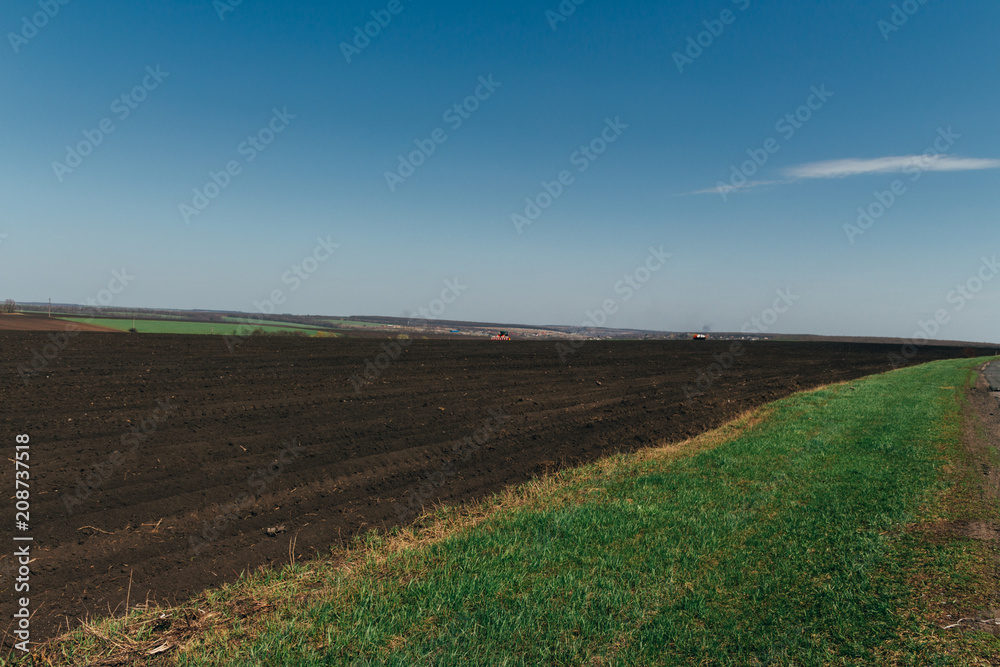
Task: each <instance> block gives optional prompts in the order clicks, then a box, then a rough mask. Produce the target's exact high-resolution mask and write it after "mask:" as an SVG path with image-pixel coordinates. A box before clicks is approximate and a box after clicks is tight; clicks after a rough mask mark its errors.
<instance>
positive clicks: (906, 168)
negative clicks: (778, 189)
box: [785, 153, 1000, 179]
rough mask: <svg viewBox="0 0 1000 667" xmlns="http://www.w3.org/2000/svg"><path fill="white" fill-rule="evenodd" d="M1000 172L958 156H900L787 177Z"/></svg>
mask: <svg viewBox="0 0 1000 667" xmlns="http://www.w3.org/2000/svg"><path fill="white" fill-rule="evenodd" d="M980 169H1000V160H988V159H982V158H968V157H958V156H955V155H945V154H943V153H942V154H939V155H899V156H893V157H880V158H873V159H868V160H863V159H856V158H855V159H848V160H830V161H827V162H812V163H809V164H802V165H798V166H796V167H789V168H788V169H786V170H785V174H786V175H787V176H788V177H789V178H792V179H805V178H846V177H848V176H860V175H863V174H898V173H904V172H905V173H916V172H918V171H977V170H980Z"/></svg>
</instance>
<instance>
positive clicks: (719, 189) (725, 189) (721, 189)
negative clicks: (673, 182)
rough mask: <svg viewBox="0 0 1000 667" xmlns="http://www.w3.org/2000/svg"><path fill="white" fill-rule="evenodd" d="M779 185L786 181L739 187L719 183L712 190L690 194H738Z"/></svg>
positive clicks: (764, 182)
mask: <svg viewBox="0 0 1000 667" xmlns="http://www.w3.org/2000/svg"><path fill="white" fill-rule="evenodd" d="M779 183H788V181H787V180H784V181H747V182H746V183H742V184H740V185H731V184H729V183H720V184H719V185H716V186H715V187H714V188H706V189H705V190H695V191H694V192H692V193H691V194H693V195H728V194H729V193H730V192H738V191H740V190H751V189H753V188H759V187H763V186H765V185H776V184H779Z"/></svg>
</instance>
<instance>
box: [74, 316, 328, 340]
mask: <svg viewBox="0 0 1000 667" xmlns="http://www.w3.org/2000/svg"><path fill="white" fill-rule="evenodd" d="M59 319H63V320H67V321H71V322H85V323H87V324H93V325H94V326H98V327H107V328H109V329H118V330H119V331H128V330H129V329H131V328H132V320H115V319H88V318H84V317H62V318H59ZM135 328H136V330H138V332H139V333H155V334H201V335H212V334H215V335H217V336H246V335H248V334H249V333H250V332H251V331H254V330H256V329H261V330H263V331H264V332H266V333H279V332H287V333H295V332H303V331H305V332H307V333H308V332H309V331H312V330H304V329H303V328H300V327H297V326H270V325H268V326H252V325H246V324H236V323H233V324H223V323H217V324H213V323H211V322H183V321H182V322H174V321H168V320H136V321H135Z"/></svg>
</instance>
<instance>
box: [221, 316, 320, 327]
mask: <svg viewBox="0 0 1000 667" xmlns="http://www.w3.org/2000/svg"><path fill="white" fill-rule="evenodd" d="M222 319H223V321H225V322H233V323H242V324H246V323H247V322H248V321H249V322H251V324H250V325H248V326H252V323H253V322H256V321H260V322H266V321H268V320H264V319H258V316H256V315H247V316H245V317H230V316H225V317H223V318H222ZM268 326H279V327H285V328H288V329H305V330H307V331H326V330H327V329H328V328H329V327H318V326H315V325H312V324H299V323H297V322H275V323H274V324H273V325H268Z"/></svg>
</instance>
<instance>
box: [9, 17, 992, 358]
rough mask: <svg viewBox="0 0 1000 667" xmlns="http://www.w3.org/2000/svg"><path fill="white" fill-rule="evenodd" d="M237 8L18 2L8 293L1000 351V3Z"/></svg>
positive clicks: (12, 36) (13, 32) (13, 36)
mask: <svg viewBox="0 0 1000 667" xmlns="http://www.w3.org/2000/svg"><path fill="white" fill-rule="evenodd" d="M231 2H232V0H219V2H215V3H213V2H212V1H211V0H199V1H197V2H195V1H190V0H185V1H172V2H170V3H165V2H161V3H135V4H133V5H125V6H114V7H111V6H103V5H102V6H95V5H94V3H85V2H80V1H79V0H69V1H68V2H66V4H61V3H60V2H59V0H41V2H39V0H34V1H27V0H11V1H10V2H7V3H5V4H4V6H3V8H2V10H0V33H2V34H3V36H4V39H3V42H2V43H0V76H2V80H3V81H4V83H5V86H4V90H5V94H4V95H3V96H2V98H0V234H2V235H4V236H2V237H0V298H7V297H10V298H15V299H18V300H22V301H44V300H46V299H48V298H50V297H51V298H52V299H53V300H54V301H57V302H77V303H84V302H86V301H87V300H88V299H93V298H96V296H97V295H99V294H101V293H102V292H101V290H103V289H106V288H107V287H108V285H109V282H110V281H112V280H113V273H112V272H113V271H119V272H121V271H122V269H125V274H126V276H130V278H129V280H127V283H128V284H127V286H125V288H124V289H121V290H120V293H118V294H115V295H114V298H113V303H112V305H116V306H148V307H170V308H205V309H227V310H246V311H253V310H254V309H255V308H256V306H255V303H258V304H259V303H262V302H263V301H265V300H267V299H269V298H270V295H271V294H272V293H273V292H274V291H275V290H280V291H281V299H280V301H281V304H280V305H279V306H278V307H277V310H278V311H282V312H292V313H298V314H340V315H351V314H373V315H409V314H411V313H413V312H415V311H417V310H418V309H419V308H422V307H427V306H428V305H429V304H432V303H434V300H435V299H437V298H438V297H439V296H440V295H441V292H442V290H444V289H446V281H456V280H457V281H458V284H459V285H461V286H462V289H461V290H460V295H459V296H458V297H457V298H455V299H454V303H452V304H449V305H448V306H447V309H446V310H445V311H444V312H443V313H442V317H445V318H449V319H463V320H479V321H482V320H487V321H506V322H521V323H533V324H571V325H574V324H581V323H583V322H585V321H591V320H592V319H601V318H600V317H597V318H595V317H594V313H595V312H597V311H599V310H603V309H605V308H606V306H611V307H610V308H608V309H607V312H606V313H605V314H606V316H607V323H608V326H615V327H636V328H647V329H663V330H702V329H703V328H706V327H707V328H711V329H712V330H715V331H723V330H739V329H741V328H743V327H744V326H745V325H746V324H747V323H748V322H752V320H753V318H755V317H756V318H758V319H759V318H760V317H761V315H762V314H764V315H765V320H773V322H771V323H769V324H767V326H766V330H767V331H770V332H788V333H818V334H845V335H876V336H904V337H909V336H911V335H913V334H914V333H915V332H917V331H919V330H920V328H921V323H926V322H928V321H929V320H930V319H933V318H934V317H935V316H938V317H939V319H942V321H944V322H945V323H944V324H942V325H940V327H939V329H940V331H939V332H938V333H937V334H936V335H937V336H938V337H941V338H959V339H970V340H985V341H997V340H1000V331H998V320H997V317H996V313H997V312H998V306H1000V299H998V288H1000V276H995V274H996V272H997V269H996V268H995V266H994V265H993V264H992V258H993V257H994V255H995V254H996V253H997V251H998V250H1000V248H998V243H997V237H998V235H997V231H996V230H997V221H998V213H1000V207H998V201H997V199H998V194H1000V188H998V178H1000V169H998V168H997V167H1000V132H998V130H997V125H996V118H997V117H998V111H1000V108H998V107H1000V104H998V102H1000V87H998V86H997V63H998V61H1000V43H998V42H997V40H996V38H995V37H996V26H997V25H998V23H1000V6H998V5H997V4H996V3H995V2H988V1H986V0H981V1H975V0H974V1H970V2H964V3H960V4H959V5H958V6H956V4H957V3H950V4H948V3H944V2H941V1H940V0H927V1H926V2H923V3H921V2H919V0H909V2H908V3H902V4H897V3H893V2H882V1H875V0H871V1H868V2H842V3H829V2H810V1H804V0H797V1H795V2H791V1H788V2H769V3H758V2H753V1H752V0H737V1H736V2H733V1H731V0H718V1H715V2H687V1H681V2H670V3H664V2H645V1H636V2H628V3H609V2H600V1H598V0H586V1H585V2H583V3H582V4H579V5H576V4H575V3H574V2H573V1H572V0H568V1H567V2H565V3H563V4H562V5H560V2H559V1H558V0H550V1H542V0H539V1H532V2H507V3H483V4H481V5H480V4H479V3H466V2H451V1H439V2H434V3H430V2H420V1H419V0H398V4H397V2H389V0H385V1H383V0H378V1H376V2H359V1H354V0H346V1H345V2H341V3H329V4H328V3H310V2H296V3H290V2H280V1H272V2H266V3H265V2H262V1H255V0H243V2H242V3H240V4H238V5H232V4H231ZM571 9H572V12H570V10H571ZM46 11H47V12H48V15H46V14H45V12H46ZM373 12H374V15H373ZM379 19H381V21H382V23H384V24H385V25H384V26H382V25H379V24H378V23H371V22H372V21H378V20H379ZM366 24H368V25H367V26H366ZM366 27H367V29H368V32H369V33H371V34H373V35H374V36H373V37H367V36H366V37H363V38H360V37H358V34H359V31H360V32H361V33H362V34H363V33H364V31H365V29H366ZM355 40H357V41H355ZM699 42H700V44H699ZM345 45H347V46H345ZM348 60H350V62H348ZM483 81H485V82H487V84H488V85H484V84H483V83H482V82H483ZM137 87H138V89H137ZM477 93H478V98H477V97H476V95H477ZM123 96H124V97H123ZM456 104H458V105H460V107H459V110H458V111H456V110H455V109H454V107H455V105H456ZM463 105H464V106H463ZM810 107H811V108H810ZM789 114H791V120H789V118H788V115H789ZM459 121H460V124H459ZM102 128H103V129H102ZM106 130H110V131H106ZM276 130H277V131H276ZM602 134H603V137H602ZM435 137H436V138H437V141H435ZM442 139H446V140H444V141H443V143H441V142H440V141H441V140H442ZM608 139H613V141H611V142H608V141H607V140H608ZM936 141H937V145H936V146H935V142H936ZM592 142H593V143H592ZM255 144H256V146H255ZM420 146H423V147H424V154H421V153H418V154H416V155H415V156H414V157H415V159H414V160H413V162H416V163H419V166H416V167H415V168H413V169H412V173H411V171H410V170H409V169H408V168H407V167H406V166H404V167H403V168H402V170H401V171H400V156H403V157H404V158H405V160H406V162H408V163H411V161H410V156H411V154H412V153H413V152H414V151H420V150H421V149H420ZM588 146H590V147H591V148H588V149H587V150H586V151H582V150H581V148H583V147H588ZM429 147H433V151H431V150H430V148H429ZM77 149H80V150H77ZM591 151H593V152H591ZM925 151H926V152H925ZM597 152H600V154H599V155H598V154H597ZM78 153H87V155H85V156H84V155H79V156H78V157H77V156H76V155H77V154H78ZM426 153H431V154H430V155H426ZM588 153H589V156H588ZM754 156H756V158H757V163H753V162H749V163H748V162H747V161H748V160H751V159H752V158H753V157H754ZM251 157H252V160H251ZM760 163H763V164H762V166H760ZM74 165H75V166H74ZM411 165H412V163H411ZM227 167H229V168H231V170H232V173H228V174H227V173H224V172H226V170H227ZM584 168H585V169H584ZM387 172H388V173H392V172H395V173H396V176H395V177H388V178H387ZM213 174H214V175H215V181H216V183H222V184H224V185H225V187H216V184H215V183H213V178H212V175H213ZM400 174H403V175H404V176H405V178H403V176H400ZM561 176H562V178H563V179H564V182H565V183H566V184H565V185H563V184H559V179H560V177H561ZM389 181H392V183H391V185H390V182H389ZM544 184H548V189H549V190H550V191H551V192H553V193H556V194H557V195H558V196H555V197H551V196H550V195H549V194H548V193H547V192H546V188H545V185H544ZM206 186H207V188H208V192H207V193H206V192H205V190H206ZM894 187H895V190H896V192H895V193H893V189H894ZM560 188H561V191H560ZM196 190H197V191H199V192H200V193H201V196H204V195H206V194H210V195H213V198H211V199H209V198H208V197H205V199H204V200H200V199H199V195H197V194H196V192H195V191H196ZM526 200H534V201H535V202H536V203H540V204H544V205H545V208H544V210H541V208H539V211H533V210H531V206H530V205H529V202H528V201H526ZM536 205H537V204H536ZM199 206H201V207H202V208H203V210H199ZM185 207H187V208H185ZM859 209H861V210H862V211H868V213H869V215H871V217H870V218H862V220H861V225H859V223H858V219H859V216H860V213H859ZM192 211H195V213H192ZM536 213H539V214H538V215H537V216H535V215H534V214H536ZM528 214H532V215H531V216H528ZM872 214H877V215H872ZM512 216H522V217H520V218H517V217H512ZM528 217H533V218H534V219H531V220H529V219H528ZM519 221H520V222H519ZM528 223H530V224H528ZM318 239H324V240H325V241H326V243H327V244H328V245H329V244H330V243H334V244H336V245H337V246H338V247H337V248H336V250H334V251H333V252H332V253H330V252H328V251H326V250H322V249H321V245H320V244H319V241H318ZM650 248H652V249H654V250H657V251H659V250H660V249H661V248H662V249H663V250H662V252H665V253H668V254H670V258H669V260H667V261H666V262H659V263H657V262H654V263H653V266H656V267H657V269H656V270H654V271H650V270H649V269H648V268H646V269H644V268H643V267H648V266H649V265H647V261H648V260H649V257H650V252H651V251H650ZM317 253H318V254H317ZM317 256H318V257H321V258H324V259H325V261H316V260H315V258H316V257H317ZM327 257H328V258H327ZM307 258H313V259H312V260H310V259H307ZM984 259H986V260H989V261H987V263H986V264H985V265H984V262H983V260H984ZM304 262H305V265H304V264H303V263H304ZM303 265H304V266H305V267H306V268H307V269H312V271H311V272H310V271H307V270H306V269H303V268H302V267H303ZM296 266H298V267H300V268H299V269H298V273H296V269H295V267H296ZM297 276H298V277H297ZM301 276H308V279H307V280H304V279H302V278H301ZM626 276H628V277H629V278H630V279H631V281H632V282H633V283H634V284H635V285H637V286H638V288H637V289H632V288H628V289H624V288H622V281H623V280H624V279H625V277H626ZM994 278H996V279H994ZM626 284H627V283H626ZM116 285H117V284H116ZM960 287H961V289H959V288H960ZM116 289H118V287H116ZM779 290H781V291H782V292H783V293H784V294H786V295H791V298H790V299H788V300H787V301H790V302H791V303H790V305H787V306H785V305H783V306H782V309H783V310H784V311H785V312H783V313H781V314H780V315H779V316H778V317H776V318H775V317H773V316H772V315H773V314H772V315H768V309H770V308H772V307H773V304H774V302H775V300H776V299H778V298H780V297H778V296H777V294H778V291H779ZM105 295H106V293H105ZM608 313H611V314H608Z"/></svg>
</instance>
